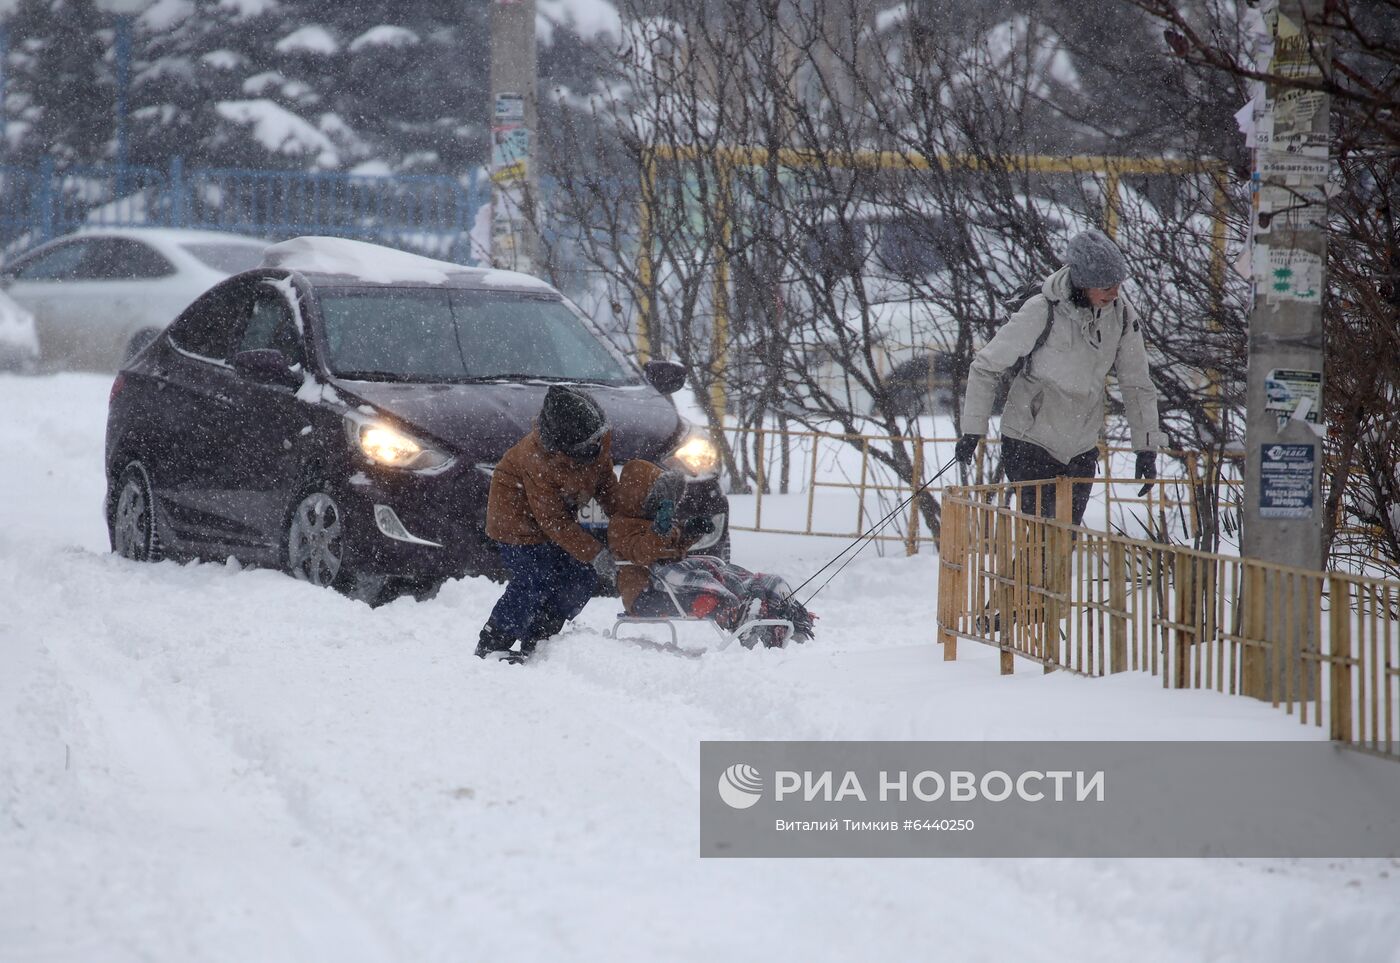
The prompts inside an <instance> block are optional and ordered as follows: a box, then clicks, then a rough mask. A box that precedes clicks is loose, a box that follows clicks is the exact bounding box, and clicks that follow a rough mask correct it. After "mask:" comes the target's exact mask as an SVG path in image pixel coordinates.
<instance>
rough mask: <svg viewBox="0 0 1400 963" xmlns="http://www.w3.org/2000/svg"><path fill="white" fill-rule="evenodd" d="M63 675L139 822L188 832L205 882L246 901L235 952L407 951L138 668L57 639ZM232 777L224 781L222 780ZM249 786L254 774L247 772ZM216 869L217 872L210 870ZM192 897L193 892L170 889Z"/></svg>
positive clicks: (344, 955) (350, 956) (183, 838)
mask: <svg viewBox="0 0 1400 963" xmlns="http://www.w3.org/2000/svg"><path fill="white" fill-rule="evenodd" d="M48 648H49V652H50V654H51V656H52V657H53V660H54V662H55V664H56V665H57V667H58V668H59V670H60V672H61V674H62V676H63V678H64V681H65V682H66V683H67V684H68V685H70V686H71V687H72V688H73V689H74V690H76V691H78V692H80V693H81V694H82V695H83V696H84V697H85V698H86V701H87V704H88V708H89V709H90V710H91V712H92V714H93V716H94V719H93V720H92V721H93V723H94V725H93V727H92V728H93V730H94V731H95V732H98V733H100V737H101V738H102V739H103V740H104V741H105V743H106V748H107V750H108V753H107V754H106V755H105V756H104V757H103V762H104V763H105V764H106V766H105V767H106V768H107V769H108V770H109V772H110V774H111V777H112V778H114V779H120V780H123V781H129V782H131V783H134V786H129V787H128V788H127V791H125V792H123V793H122V795H121V798H122V799H123V800H124V802H125V803H126V804H128V805H130V806H131V807H132V811H131V813H130V816H131V818H132V820H133V823H134V824H139V825H142V826H144V827H147V828H148V829H153V830H155V831H156V832H158V833H159V834H162V835H164V836H170V835H174V836H177V837H179V839H180V845H179V847H178V848H179V851H180V852H181V853H182V864H181V869H186V868H189V867H190V865H191V864H194V869H193V871H194V872H196V873H198V874H199V880H198V882H199V883H200V884H203V885H206V886H207V885H211V884H212V887H213V894H214V895H217V896H219V897H222V898H223V899H226V900H227V904H226V908H227V909H228V910H230V911H237V910H239V909H242V910H243V912H244V914H245V915H246V916H247V917H248V922H249V924H250V925H247V926H244V927H242V928H241V932H240V935H241V936H242V937H243V938H244V939H245V940H246V941H247V945H246V946H240V947H239V948H238V949H237V950H236V951H235V952H234V953H233V957H234V958H241V959H257V960H260V961H263V963H275V961H279V960H287V961H301V960H310V959H325V960H336V961H337V963H341V961H343V963H359V961H365V963H371V961H385V960H394V959H399V958H401V953H400V952H398V951H397V948H396V947H395V946H394V943H393V941H392V940H391V939H390V938H389V937H388V936H387V935H386V933H385V931H384V927H382V926H381V925H380V924H379V923H377V922H376V921H375V920H374V919H373V918H372V917H371V916H370V914H368V913H367V912H366V910H365V908H364V907H363V906H361V905H358V904H357V903H356V902H355V901H354V899H353V897H351V896H350V895H349V894H348V893H346V892H344V890H343V889H342V887H341V886H340V885H339V884H338V883H337V882H336V881H334V880H331V879H328V878H326V876H325V875H324V873H323V871H321V870H320V869H318V868H315V867H312V866H310V865H308V863H309V862H310V858H311V857H310V853H306V852H305V851H304V850H303V853H304V855H302V854H298V853H297V852H295V850H296V849H297V848H298V847H300V846H301V837H300V835H299V832H298V829H297V827H296V825H295V824H294V823H292V821H291V819H290V817H289V816H288V815H287V814H286V812H285V809H284V807H283V804H282V802H281V800H280V799H275V798H273V797H272V795H271V794H270V793H269V794H267V795H266V796H265V797H263V798H258V797H257V796H254V795H253V794H251V793H249V792H247V791H246V789H242V788H240V789H239V790H238V791H236V792H232V793H231V792H229V791H228V789H227V785H223V784H229V785H231V784H233V782H234V779H233V778H231V777H229V778H223V779H221V776H220V770H221V769H222V771H223V772H224V773H232V772H233V770H234V768H235V767H236V765H237V762H238V760H237V758H236V754H234V753H233V752H231V750H229V749H228V748H227V747H225V746H223V745H221V744H219V742H218V740H217V739H216V738H215V737H214V736H212V735H211V734H209V733H207V732H201V731H198V730H193V729H190V728H187V727H182V726H181V725H179V724H178V723H176V722H174V721H173V720H171V719H170V718H168V717H166V716H165V715H163V714H162V713H160V712H159V711H157V710H156V709H155V708H153V707H152V706H151V705H149V704H148V703H146V702H144V701H143V700H142V699H141V697H139V696H137V695H134V694H133V692H134V690H135V689H136V688H137V687H136V686H133V685H132V683H131V680H123V681H122V682H120V683H118V682H117V681H115V680H113V679H112V678H110V676H108V675H106V674H99V671H95V670H94V667H93V666H92V664H91V662H90V661H89V662H87V663H85V664H81V665H80V664H79V662H78V660H77V659H76V658H74V657H73V655H72V653H70V652H68V651H66V646H65V645H64V644H62V643H57V644H56V643H55V642H54V641H52V640H51V641H50V644H49V646H48ZM221 783H223V784H221ZM238 783H239V785H240V787H242V786H246V785H247V780H246V779H240V780H238ZM211 877H212V878H211ZM170 895H172V896H174V897H175V898H177V899H178V898H187V897H188V894H187V893H179V894H170Z"/></svg>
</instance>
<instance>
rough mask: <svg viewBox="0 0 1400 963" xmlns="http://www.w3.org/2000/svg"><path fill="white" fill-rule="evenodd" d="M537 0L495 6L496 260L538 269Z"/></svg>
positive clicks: (498, 0)
mask: <svg viewBox="0 0 1400 963" xmlns="http://www.w3.org/2000/svg"><path fill="white" fill-rule="evenodd" d="M535 80H536V57H535V0H493V2H492V4H491V103H490V106H489V109H490V111H491V158H490V171H491V261H492V263H493V264H494V265H495V266H497V267H502V268H509V269H511V270H515V271H525V272H532V271H533V270H534V269H535V262H536V260H537V251H538V239H537V238H536V236H535V233H534V231H533V229H532V227H531V220H532V215H533V205H534V204H535V203H536V202H537V198H538V196H539V194H538V185H539V176H538V171H537V169H536V166H535V161H534V158H535V154H536V151H535V143H534V140H535V131H536V125H537V111H536V107H537V104H536V92H535Z"/></svg>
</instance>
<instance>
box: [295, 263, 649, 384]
mask: <svg viewBox="0 0 1400 963" xmlns="http://www.w3.org/2000/svg"><path fill="white" fill-rule="evenodd" d="M318 300H319V302H320V305H321V316H322V319H323V322H324V325H325V333H326V341H327V343H328V346H329V349H330V367H331V370H332V371H333V372H334V373H335V374H337V375H339V376H341V377H343V378H357V379H360V380H368V381H421V382H434V381H447V382H466V381H493V380H507V379H508V380H542V381H584V382H593V383H597V384H634V383H636V381H637V378H636V375H635V374H634V373H633V372H632V371H630V370H629V369H628V368H627V366H626V365H625V364H623V363H622V361H621V360H619V359H618V358H617V357H615V356H614V355H613V354H612V352H610V351H609V350H608V349H607V348H606V347H605V346H604V345H603V344H602V343H601V342H600V341H599V340H598V338H597V337H595V336H594V335H593V334H592V333H591V332H590V331H589V330H588V328H587V327H586V326H585V325H584V323H583V320H582V319H581V318H580V317H579V316H578V315H577V314H575V313H574V312H573V310H571V309H570V308H569V307H568V306H567V305H566V304H564V303H563V302H562V301H559V300H557V299H553V298H541V297H537V296H531V295H524V294H512V293H508V292H497V291H472V290H462V289H443V288H390V287H382V288H358V289H341V290H329V291H326V290H323V291H322V292H321V293H320V295H319V297H318Z"/></svg>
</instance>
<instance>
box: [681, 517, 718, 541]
mask: <svg viewBox="0 0 1400 963" xmlns="http://www.w3.org/2000/svg"><path fill="white" fill-rule="evenodd" d="M714 533H715V522H714V519H712V518H710V516H708V515H696V516H695V517H694V518H687V519H686V520H685V523H684V524H683V525H681V534H682V535H684V536H685V537H686V538H688V539H690V538H699V537H700V536H701V535H713V534H714Z"/></svg>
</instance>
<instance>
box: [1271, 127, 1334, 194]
mask: <svg viewBox="0 0 1400 963" xmlns="http://www.w3.org/2000/svg"><path fill="white" fill-rule="evenodd" d="M1258 136H1259V132H1258V131H1257V130H1256V131H1255V137H1256V138H1257V137H1258ZM1257 166H1258V168H1259V173H1260V175H1261V176H1263V178H1264V179H1265V180H1272V181H1278V182H1280V183H1284V184H1304V183H1315V182H1322V181H1326V180H1327V174H1328V172H1329V171H1330V170H1331V166H1332V165H1331V162H1330V161H1328V159H1327V158H1326V157H1325V156H1323V157H1313V156H1310V155H1308V154H1290V153H1287V152H1280V151H1271V150H1262V149H1261V150H1260V151H1259V160H1258V164H1257Z"/></svg>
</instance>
